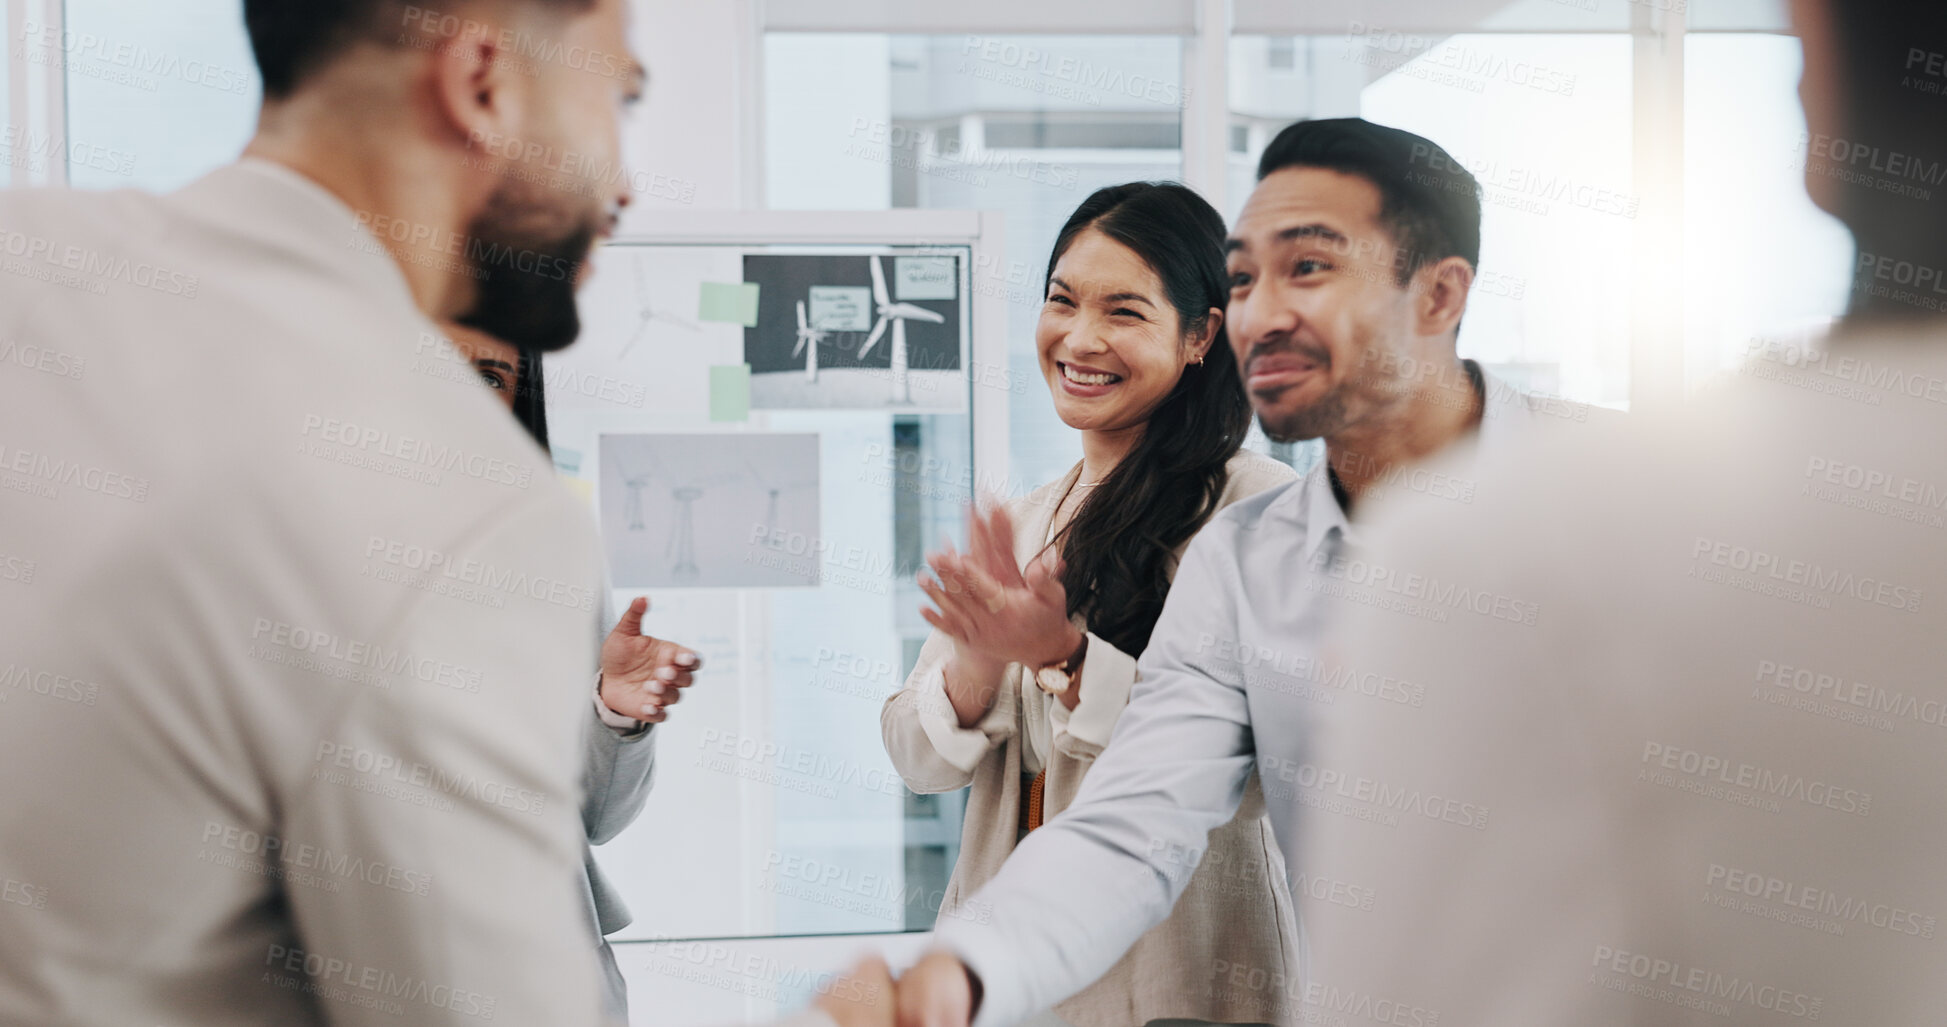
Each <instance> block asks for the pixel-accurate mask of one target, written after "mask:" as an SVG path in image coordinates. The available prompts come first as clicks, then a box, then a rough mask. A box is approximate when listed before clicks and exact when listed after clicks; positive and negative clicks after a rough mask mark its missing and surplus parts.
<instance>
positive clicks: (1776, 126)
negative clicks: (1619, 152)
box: [1683, 33, 1937, 388]
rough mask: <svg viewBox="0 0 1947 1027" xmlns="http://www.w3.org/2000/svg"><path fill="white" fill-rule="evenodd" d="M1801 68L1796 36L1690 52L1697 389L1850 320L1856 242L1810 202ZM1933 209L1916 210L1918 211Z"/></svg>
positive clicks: (1698, 39) (1688, 240)
mask: <svg viewBox="0 0 1947 1027" xmlns="http://www.w3.org/2000/svg"><path fill="white" fill-rule="evenodd" d="M1800 65H1801V58H1800V53H1799V43H1798V40H1797V39H1794V38H1792V37H1791V36H1781V35H1759V34H1744V33H1738V34H1709V35H1701V34H1700V35H1692V36H1691V37H1690V38H1689V39H1688V40H1686V41H1685V43H1684V75H1685V81H1684V152H1683V156H1684V205H1683V227H1684V251H1683V259H1684V261H1685V264H1686V266H1687V267H1688V268H1690V269H1691V270H1692V273H1691V274H1689V275H1688V276H1687V279H1688V283H1689V284H1688V285H1687V287H1686V289H1685V292H1684V348H1685V360H1684V365H1685V368H1686V372H1687V373H1686V379H1687V383H1688V384H1689V386H1690V387H1692V388H1695V387H1697V386H1700V385H1703V384H1706V383H1707V382H1708V381H1709V380H1710V378H1711V377H1712V376H1713V375H1714V374H1717V373H1720V372H1722V371H1724V370H1727V369H1730V368H1733V367H1735V366H1737V364H1738V363H1739V362H1740V361H1742V360H1743V359H1744V357H1745V356H1746V355H1747V353H1748V352H1749V349H1750V344H1751V342H1752V341H1753V340H1755V339H1760V338H1768V337H1799V336H1802V335H1803V334H1805V333H1807V332H1811V333H1817V332H1818V331H1820V330H1822V329H1823V328H1825V327H1826V326H1827V325H1828V324H1829V323H1830V321H1831V319H1832V318H1834V317H1837V316H1838V315H1839V314H1841V313H1843V312H1844V311H1845V307H1846V301H1847V299H1848V292H1847V290H1848V288H1849V287H1850V285H1851V266H1852V253H1853V246H1852V238H1851V236H1850V235H1848V234H1847V232H1846V230H1845V227H1844V226H1843V225H1841V224H1840V223H1839V222H1838V221H1837V220H1836V219H1834V218H1833V217H1832V216H1831V215H1828V214H1826V213H1825V212H1824V211H1821V210H1819V209H1818V208H1817V207H1816V206H1814V205H1813V204H1812V201H1811V198H1810V197H1808V196H1807V195H1806V193H1805V163H1806V159H1807V154H1808V149H1809V147H1808V143H1809V142H1810V141H1809V140H1808V139H1807V138H1806V135H1805V114H1804V111H1803V109H1802V108H1801V107H1800V105H1799V101H1798V92H1797V90H1798V76H1799V69H1800ZM1815 159H1816V158H1815ZM1815 166H1824V164H1823V162H1821V163H1820V164H1819V165H1815ZM1936 200H1937V197H1936ZM1926 202H1928V201H1927V200H1924V199H1919V198H1915V199H1914V200H1913V203H1914V204H1915V206H1916V209H1918V207H1919V206H1920V205H1923V204H1925V203H1926ZM1785 255H1789V259H1781V258H1782V257H1784V256H1785Z"/></svg>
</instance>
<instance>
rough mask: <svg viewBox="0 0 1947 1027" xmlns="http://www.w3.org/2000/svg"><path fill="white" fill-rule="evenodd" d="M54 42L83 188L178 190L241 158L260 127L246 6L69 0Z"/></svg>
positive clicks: (232, 0)
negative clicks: (245, 26) (64, 75)
mask: <svg viewBox="0 0 1947 1027" xmlns="http://www.w3.org/2000/svg"><path fill="white" fill-rule="evenodd" d="M48 42H51V43H52V45H53V47H55V48H56V49H57V50H61V51H64V52H62V53H60V54H59V56H60V57H61V58H62V59H64V60H65V61H66V63H67V90H68V132H69V135H70V137H71V139H72V143H73V146H72V148H71V153H70V159H69V163H68V174H69V181H70V182H71V183H72V184H73V185H74V186H76V187H77V188H83V189H126V188H142V189H152V190H168V189H175V188H177V187H179V186H182V185H185V184H187V183H189V182H190V181H192V180H194V179H196V178H198V177H200V176H202V175H203V174H204V173H205V172H208V171H210V170H212V169H214V168H217V167H219V166H221V165H223V164H227V163H229V162H230V161H232V160H235V159H236V156H237V154H238V153H239V152H241V151H242V149H243V145H244V143H245V142H246V141H248V140H249V138H250V133H251V131H252V129H254V128H255V127H256V122H257V103H258V96H259V95H260V89H259V84H258V79H257V67H256V63H255V62H254V61H253V60H252V59H251V56H250V43H249V39H248V37H246V36H245V34H244V29H243V13H242V5H241V4H240V3H239V2H238V0H171V2H170V3H166V4H160V3H154V2H151V0H67V32H66V33H65V34H64V35H63V36H61V37H60V39H59V40H58V41H53V40H50V41H48ZM44 48H45V47H44Z"/></svg>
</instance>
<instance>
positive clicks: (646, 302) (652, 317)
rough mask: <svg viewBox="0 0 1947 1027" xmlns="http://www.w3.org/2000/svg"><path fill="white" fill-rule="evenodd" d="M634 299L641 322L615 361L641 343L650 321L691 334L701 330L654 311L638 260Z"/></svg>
mask: <svg viewBox="0 0 1947 1027" xmlns="http://www.w3.org/2000/svg"><path fill="white" fill-rule="evenodd" d="M635 299H636V309H637V310H639V311H641V320H639V321H637V322H636V325H635V332H634V334H632V335H630V336H629V341H628V342H625V343H623V344H622V352H620V353H617V354H616V355H615V358H616V359H617V360H620V359H622V358H624V357H626V356H628V355H629V350H631V349H634V348H635V344H636V343H637V342H640V341H642V337H643V335H644V334H646V333H647V332H648V331H649V322H651V321H667V322H668V323H670V324H673V325H675V326H677V327H678V328H685V329H688V330H689V331H692V332H700V331H702V330H703V328H702V326H700V325H698V324H696V323H695V322H693V321H689V320H686V319H684V318H681V317H677V316H676V315H674V314H670V313H666V312H664V311H661V310H657V309H656V306H655V303H654V301H653V299H652V298H651V296H650V294H649V276H648V272H647V271H646V270H644V268H643V264H642V262H641V261H640V260H638V261H636V262H635Z"/></svg>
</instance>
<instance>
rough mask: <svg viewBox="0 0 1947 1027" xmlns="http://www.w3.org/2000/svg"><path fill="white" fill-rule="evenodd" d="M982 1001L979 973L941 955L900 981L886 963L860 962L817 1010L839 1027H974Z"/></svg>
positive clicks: (818, 1003)
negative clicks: (972, 1025)
mask: <svg viewBox="0 0 1947 1027" xmlns="http://www.w3.org/2000/svg"><path fill="white" fill-rule="evenodd" d="M979 1002H980V986H979V984H978V982H976V981H975V980H974V977H973V974H972V973H970V972H969V971H968V970H967V968H966V966H965V965H964V964H962V963H961V962H960V960H959V959H958V958H957V957H955V956H954V955H952V954H951V953H947V952H939V951H935V952H929V953H927V954H926V955H925V956H922V957H921V958H920V961H919V962H918V963H915V964H913V966H912V967H911V968H910V969H908V970H907V971H906V972H905V973H904V974H903V975H901V976H900V978H899V979H898V980H897V981H894V980H893V977H892V970H891V968H890V967H888V966H886V961H885V960H883V959H880V958H879V957H877V956H869V957H867V958H865V959H863V960H860V961H859V963H858V964H857V965H856V966H854V967H852V968H851V969H850V970H847V971H846V972H845V973H844V974H842V975H840V977H839V978H838V980H837V981H836V982H834V984H833V986H832V987H831V989H830V990H829V991H828V992H826V993H825V994H823V995H820V996H819V997H818V1000H817V1001H816V1002H813V1003H812V1007H813V1008H814V1009H817V1010H819V1011H820V1012H823V1013H824V1014H825V1015H826V1016H828V1017H830V1018H831V1020H832V1022H833V1023H836V1024H837V1025H838V1027H968V1025H969V1024H971V1023H972V1022H973V1014H974V1009H975V1008H976V1006H977V1005H978V1004H979ZM790 1022H791V1023H796V1021H790Z"/></svg>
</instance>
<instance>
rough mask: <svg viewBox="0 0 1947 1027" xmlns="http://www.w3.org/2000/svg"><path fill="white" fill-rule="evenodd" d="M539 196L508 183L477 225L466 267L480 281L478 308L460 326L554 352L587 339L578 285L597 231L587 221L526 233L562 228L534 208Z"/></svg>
mask: <svg viewBox="0 0 1947 1027" xmlns="http://www.w3.org/2000/svg"><path fill="white" fill-rule="evenodd" d="M536 192H537V190H536V189H534V188H533V187H531V186H525V185H523V184H521V183H518V182H511V181H510V182H507V183H505V184H503V185H502V186H501V188H500V189H498V190H497V191H495V193H494V194H493V196H492V197H491V198H490V199H489V200H488V201H487V207H486V209H485V210H483V211H481V212H480V215H479V216H478V217H476V218H474V219H473V224H472V225H471V226H470V227H469V229H468V232H467V263H468V264H469V265H470V266H472V267H473V268H476V269H478V272H479V278H478V280H477V281H476V283H475V286H474V288H475V290H476V295H475V298H474V303H473V309H472V310H469V311H467V312H466V314H464V315H463V316H461V317H460V318H458V320H459V322H460V323H461V324H463V325H466V326H468V327H470V328H477V329H479V330H480V331H483V332H486V333H487V334H488V335H491V336H493V337H494V338H496V339H499V340H501V341H502V342H506V343H509V344H511V345H513V346H516V347H518V348H520V349H523V350H528V351H530V352H534V353H552V352H554V351H556V350H560V349H565V348H566V347H567V346H568V345H569V344H571V343H573V342H574V341H575V337H576V336H578V335H580V334H581V315H580V313H579V312H578V311H577V310H576V309H575V280H576V279H577V278H579V277H580V275H581V265H582V262H583V261H584V260H586V259H588V251H589V247H590V246H592V245H593V243H594V241H595V236H596V233H597V231H598V226H597V224H596V222H595V219H593V218H584V219H582V220H581V221H579V222H577V223H576V224H575V225H574V227H573V229H572V231H570V232H568V233H567V234H565V235H562V234H558V233H553V234H550V233H545V232H542V231H536V230H533V229H530V228H528V227H526V226H529V225H535V224H543V225H545V224H559V222H560V219H559V217H558V216H557V213H558V212H557V211H556V210H552V209H549V208H548V207H547V206H546V205H544V204H542V203H538V202H535V194H536Z"/></svg>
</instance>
